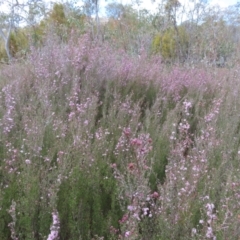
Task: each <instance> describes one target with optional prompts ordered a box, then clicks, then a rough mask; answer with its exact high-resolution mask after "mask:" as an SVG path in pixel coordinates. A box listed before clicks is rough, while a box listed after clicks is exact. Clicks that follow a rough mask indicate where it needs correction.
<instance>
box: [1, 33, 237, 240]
mask: <svg viewBox="0 0 240 240" xmlns="http://www.w3.org/2000/svg"><path fill="white" fill-rule="evenodd" d="M239 77H240V74H239V71H238V70H237V68H236V69H230V70H227V69H203V68H198V69H197V68H186V67H178V66H173V67H171V68H170V67H169V66H168V67H167V66H164V65H163V64H162V63H161V59H160V58H159V57H157V56H148V55H147V53H146V52H145V51H144V50H142V52H141V53H140V55H139V56H133V55H129V54H127V53H126V52H125V51H122V50H119V49H118V50H116V49H114V48H112V47H111V45H109V44H108V43H99V42H94V41H92V40H91V39H90V38H89V36H88V35H85V36H82V37H81V38H77V37H75V36H74V34H73V36H72V37H71V38H70V40H69V41H68V42H65V43H61V42H59V40H58V38H55V37H48V38H47V41H46V42H45V44H44V46H43V47H42V48H41V49H34V48H32V49H31V53H30V54H29V55H28V56H27V57H26V60H24V61H22V62H21V63H19V62H16V63H12V64H11V65H9V66H4V67H1V75H0V80H1V81H0V89H1V91H0V102H1V104H0V116H1V121H0V156H1V162H0V206H1V208H0V239H28V240H32V239H58V237H59V239H64V240H67V239H74V240H75V239H153V240H155V239H156V240H166V239H172V240H175V239H184V240H186V239H229V236H231V239H238V237H239V231H240V221H239V216H240V210H239V209H240V208H239V196H240V195H239V194H240V193H239V185H240V181H239V160H240V159H239V158H240V154H239V153H240V149H239V142H240V135H239V132H240V125H239V112H240V100H239V97H238V96H239V91H240V86H239ZM57 236H58V237H57Z"/></svg>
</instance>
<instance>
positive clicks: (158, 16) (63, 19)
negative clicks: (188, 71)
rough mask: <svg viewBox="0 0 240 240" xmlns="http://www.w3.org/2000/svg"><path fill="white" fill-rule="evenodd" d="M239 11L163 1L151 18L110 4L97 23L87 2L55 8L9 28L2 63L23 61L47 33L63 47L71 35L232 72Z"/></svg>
mask: <svg viewBox="0 0 240 240" xmlns="http://www.w3.org/2000/svg"><path fill="white" fill-rule="evenodd" d="M30 2H31V1H30ZM33 2H34V1H33ZM40 2H41V1H40ZM239 7H240V5H239V4H236V5H234V6H231V7H229V8H227V9H224V10H223V9H220V8H219V7H217V6H215V7H214V6H210V5H209V4H207V3H204V2H203V1H197V2H196V3H195V5H193V3H191V4H190V3H189V5H187V6H183V5H181V4H180V2H179V1H177V0H165V1H161V4H159V5H158V9H157V11H156V12H154V13H153V12H150V11H147V10H136V8H135V6H134V5H122V4H119V3H117V2H113V3H109V4H108V5H107V7H106V8H105V16H106V17H99V11H100V10H99V8H100V6H99V2H98V1H92V0H85V1H84V5H83V6H81V7H79V6H75V5H74V4H73V3H71V2H66V3H64V4H62V3H54V4H53V5H52V7H51V8H50V9H49V10H48V11H45V13H44V14H42V15H41V16H40V17H39V16H38V17H37V18H36V19H37V20H35V22H34V23H33V24H30V23H29V22H25V23H24V27H23V26H21V27H20V26H19V25H18V27H16V26H15V25H14V26H12V27H11V31H9V37H8V39H7V37H6V38H5V39H4V38H2V40H3V41H2V42H1V45H0V59H1V61H2V62H6V61H9V60H10V58H12V57H14V58H19V57H24V56H25V55H26V54H27V52H28V51H29V49H30V46H33V45H34V46H41V45H42V43H43V40H44V39H45V38H46V37H47V36H48V34H49V33H54V34H56V35H58V36H59V37H60V39H61V40H63V41H67V40H68V39H69V36H70V32H72V31H75V32H78V33H79V34H80V35H81V34H84V33H87V32H88V33H91V36H92V39H96V38H97V39H98V40H99V41H109V42H110V43H111V44H112V45H114V46H116V47H117V48H123V49H124V50H125V51H126V52H129V53H131V54H136V55H139V54H140V53H141V51H142V50H143V49H144V50H145V51H147V52H148V54H157V55H161V57H162V60H163V62H165V63H170V64H171V63H176V62H177V63H185V64H192V65H195V64H205V65H211V66H218V67H223V66H229V67H231V66H233V65H234V64H236V63H237V62H238V61H239V56H238V54H237V52H239V51H238V49H239V47H240V41H239V40H240V35H239V27H240V26H239ZM32 12H34V11H32ZM8 18H10V20H11V17H10V16H5V18H3V19H4V20H2V22H3V24H2V26H3V27H2V29H1V32H4V31H5V32H7V28H8V27H9V26H8V25H7V24H6V19H8ZM12 18H13V17H12ZM16 19H17V18H13V22H15V20H16ZM8 22H9V19H8ZM8 52H9V53H8Z"/></svg>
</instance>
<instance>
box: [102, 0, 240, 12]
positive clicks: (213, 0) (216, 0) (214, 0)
mask: <svg viewBox="0 0 240 240" xmlns="http://www.w3.org/2000/svg"><path fill="white" fill-rule="evenodd" d="M115 1H118V2H120V3H123V4H129V3H131V2H132V0H115ZM140 1H141V2H142V4H141V7H142V8H145V9H149V10H154V9H156V6H157V4H156V2H160V1H159V0H155V4H154V3H152V1H151V0H140ZM238 1H240V0H209V3H210V4H211V5H219V6H220V7H221V8H226V7H228V6H230V5H234V4H236V3H237V2H238ZM100 2H101V4H102V5H105V4H106V3H108V2H111V0H108V1H105V0H100ZM180 2H181V4H188V3H189V0H180Z"/></svg>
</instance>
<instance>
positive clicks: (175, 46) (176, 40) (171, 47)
mask: <svg viewBox="0 0 240 240" xmlns="http://www.w3.org/2000/svg"><path fill="white" fill-rule="evenodd" d="M152 51H153V52H154V53H160V54H161V56H162V57H163V59H164V60H166V61H170V60H175V59H176V58H180V59H181V58H182V57H186V56H187V52H188V35H187V32H186V30H185V28H184V27H182V26H180V27H177V29H174V28H169V29H167V30H165V31H164V32H162V33H159V34H158V35H156V36H155V37H154V39H153V42H152Z"/></svg>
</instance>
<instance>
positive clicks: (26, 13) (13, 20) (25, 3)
mask: <svg viewBox="0 0 240 240" xmlns="http://www.w3.org/2000/svg"><path fill="white" fill-rule="evenodd" d="M0 9H1V10H0V36H1V38H2V40H3V41H4V47H5V50H6V53H7V56H8V60H9V61H11V59H12V54H11V51H10V47H9V42H10V36H11V33H12V31H13V30H15V29H17V28H19V27H21V26H26V25H33V24H35V23H36V22H37V21H39V19H40V17H41V16H42V15H43V13H44V11H45V3H44V1H43V0H0Z"/></svg>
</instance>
